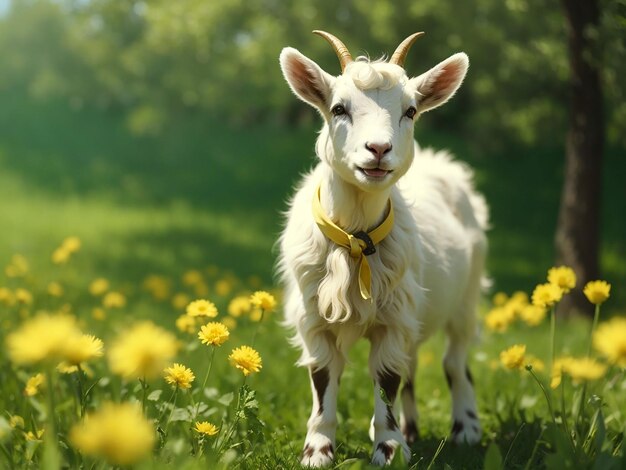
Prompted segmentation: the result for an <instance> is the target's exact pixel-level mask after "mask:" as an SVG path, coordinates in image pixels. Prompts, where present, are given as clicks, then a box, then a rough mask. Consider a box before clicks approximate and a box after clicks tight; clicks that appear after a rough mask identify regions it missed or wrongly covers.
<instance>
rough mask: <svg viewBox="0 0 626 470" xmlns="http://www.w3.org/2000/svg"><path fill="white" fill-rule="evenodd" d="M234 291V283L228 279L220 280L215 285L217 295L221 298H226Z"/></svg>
mask: <svg viewBox="0 0 626 470" xmlns="http://www.w3.org/2000/svg"><path fill="white" fill-rule="evenodd" d="M231 290H233V283H232V281H230V280H228V279H220V280H219V281H217V282H216V283H215V293H216V294H217V295H219V296H221V297H225V296H227V295H228V294H230V291H231Z"/></svg>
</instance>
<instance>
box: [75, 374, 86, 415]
mask: <svg viewBox="0 0 626 470" xmlns="http://www.w3.org/2000/svg"><path fill="white" fill-rule="evenodd" d="M76 367H77V368H78V370H77V371H76V383H77V386H78V400H79V410H80V412H79V415H78V416H79V417H80V418H82V417H83V416H84V414H85V407H86V403H85V402H86V400H85V398H86V397H85V394H84V391H83V369H82V368H81V367H80V364H78V365H77V366H76Z"/></svg>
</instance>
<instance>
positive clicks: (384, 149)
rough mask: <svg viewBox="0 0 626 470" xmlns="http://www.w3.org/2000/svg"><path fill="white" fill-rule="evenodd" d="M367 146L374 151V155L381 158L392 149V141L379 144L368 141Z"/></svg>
mask: <svg viewBox="0 0 626 470" xmlns="http://www.w3.org/2000/svg"><path fill="white" fill-rule="evenodd" d="M365 148H366V149H367V150H369V151H370V152H372V154H374V156H375V157H376V158H377V159H378V160H380V159H381V158H383V157H384V156H385V154H386V153H389V152H390V151H391V143H389V142H385V143H384V144H377V143H372V142H367V143H366V144H365Z"/></svg>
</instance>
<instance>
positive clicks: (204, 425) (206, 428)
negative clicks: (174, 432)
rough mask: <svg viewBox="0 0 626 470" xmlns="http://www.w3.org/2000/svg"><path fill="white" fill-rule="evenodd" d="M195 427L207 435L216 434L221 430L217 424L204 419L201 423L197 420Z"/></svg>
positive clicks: (197, 430)
mask: <svg viewBox="0 0 626 470" xmlns="http://www.w3.org/2000/svg"><path fill="white" fill-rule="evenodd" d="M194 429H195V431H196V432H198V433H200V434H204V435H205V436H215V435H216V434H217V433H218V431H219V429H218V427H217V426H216V425H215V424H211V423H209V422H208V421H202V422H201V423H199V422H196V426H195V427H194Z"/></svg>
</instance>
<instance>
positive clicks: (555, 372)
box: [550, 356, 574, 389]
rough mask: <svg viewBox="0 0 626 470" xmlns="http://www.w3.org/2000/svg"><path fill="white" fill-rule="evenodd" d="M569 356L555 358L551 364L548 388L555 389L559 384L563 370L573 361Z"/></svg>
mask: <svg viewBox="0 0 626 470" xmlns="http://www.w3.org/2000/svg"><path fill="white" fill-rule="evenodd" d="M573 360H574V358H573V357H571V356H563V357H557V358H556V359H555V360H554V363H553V364H552V372H551V381H550V388H553V389H554V388H557V387H558V386H559V385H560V384H561V378H562V376H563V370H564V369H565V368H566V367H567V365H568V364H569V363H570V362H571V361H573Z"/></svg>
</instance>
